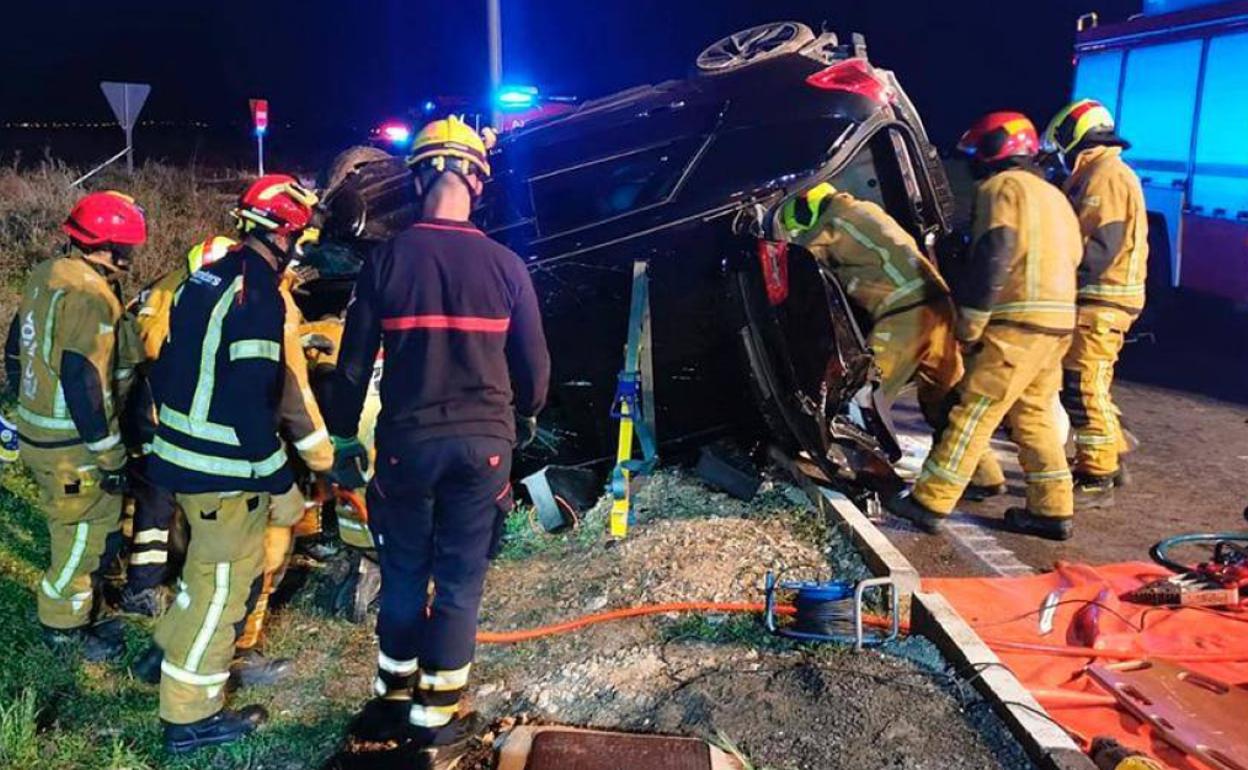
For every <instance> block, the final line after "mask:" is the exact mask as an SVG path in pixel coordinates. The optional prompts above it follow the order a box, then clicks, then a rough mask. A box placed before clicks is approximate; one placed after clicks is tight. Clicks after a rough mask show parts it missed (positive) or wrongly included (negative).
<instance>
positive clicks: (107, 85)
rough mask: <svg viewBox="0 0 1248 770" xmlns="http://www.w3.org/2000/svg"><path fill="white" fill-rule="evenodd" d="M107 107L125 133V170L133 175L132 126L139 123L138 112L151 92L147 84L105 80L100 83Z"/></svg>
mask: <svg viewBox="0 0 1248 770" xmlns="http://www.w3.org/2000/svg"><path fill="white" fill-rule="evenodd" d="M100 90H101V91H103V92H104V98H105V99H108V106H109V107H112V108H113V114H114V115H116V116H117V123H118V124H119V125H120V126H121V130H122V131H125V132H126V168H127V169H128V170H129V171H130V173H131V174H133V173H134V124H135V123H138V122H139V112H140V111H141V110H142V109H143V104H144V102H146V101H147V95H148V94H150V93H151V92H152V87H151V85H149V84H147V83H114V82H112V81H108V80H105V81H103V82H101V83H100Z"/></svg>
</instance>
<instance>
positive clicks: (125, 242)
mask: <svg viewBox="0 0 1248 770" xmlns="http://www.w3.org/2000/svg"><path fill="white" fill-rule="evenodd" d="M61 231H62V232H64V233H65V234H66V235H68V236H69V237H70V238H71V239H72V240H73V241H74V243H76V244H78V245H79V246H80V247H82V248H88V249H90V248H108V247H110V246H138V245H139V244H141V243H143V242H144V241H146V240H147V219H146V216H145V215H144V213H143V207H142V206H140V205H139V204H137V203H135V202H134V198H131V197H130V196H129V195H125V194H124V193H119V192H117V191H115V190H107V191H105V192H94V193H91V194H89V195H86V196H84V197H83V198H82V199H81V200H79V201H78V203H77V204H76V205H75V206H74V209H73V211H71V212H69V218H67V219H66V220H65V222H64V223H62V224H61Z"/></svg>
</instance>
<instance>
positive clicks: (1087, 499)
mask: <svg viewBox="0 0 1248 770" xmlns="http://www.w3.org/2000/svg"><path fill="white" fill-rule="evenodd" d="M1116 478H1117V475H1114V476H1092V475H1089V474H1086V473H1076V474H1075V510H1083V509H1085V508H1104V507H1106V506H1107V505H1110V504H1112V503H1113V502H1114V487H1115V486H1117V484H1116V483H1115V479H1116Z"/></svg>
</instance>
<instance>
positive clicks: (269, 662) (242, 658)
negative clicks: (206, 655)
mask: <svg viewBox="0 0 1248 770" xmlns="http://www.w3.org/2000/svg"><path fill="white" fill-rule="evenodd" d="M164 659H165V653H164V651H163V650H161V649H160V648H159V647H157V646H156V645H154V644H153V645H152V646H151V647H148V648H147V651H146V652H144V653H143V654H142V655H141V656H139V659H138V660H136V661H135V662H134V663H133V664H132V665H131V666H130V671H131V673H133V674H134V676H135V678H136V679H138V680H139V681H141V682H147V683H148V684H160V664H161V663H163V662H164ZM294 670H295V667H294V663H292V662H291V660H290V659H289V658H266V657H265V656H263V655H261V654H260V652H259V651H257V650H244V651H242V652H240V653H238V657H236V658H235V659H234V662H233V663H231V664H230V682H229V685H230V688H231V689H237V688H240V687H266V686H268V685H273V684H277V683H278V682H281V681H282V680H284V679H286V677H288V676H290V674H291V673H292V672H293V671H294Z"/></svg>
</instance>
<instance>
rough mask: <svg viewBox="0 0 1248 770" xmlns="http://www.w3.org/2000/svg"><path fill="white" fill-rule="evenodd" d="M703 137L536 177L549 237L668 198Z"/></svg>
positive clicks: (538, 205) (537, 204)
mask: <svg viewBox="0 0 1248 770" xmlns="http://www.w3.org/2000/svg"><path fill="white" fill-rule="evenodd" d="M702 141H703V140H702V139H701V138H700V137H687V138H685V139H680V140H677V141H675V142H669V143H666V144H662V145H659V146H657V147H650V148H647V149H643V150H637V151H634V152H629V153H625V154H623V155H618V156H616V157H613V158H606V159H603V160H600V161H595V162H593V163H590V164H587V165H583V166H579V167H577V168H573V169H569V170H566V171H560V172H557V173H554V174H548V175H545V176H540V177H536V178H534V179H533V180H531V185H532V190H533V204H534V208H535V210H536V213H537V222H538V227H539V228H540V230H541V232H542V235H543V237H546V236H550V235H556V234H559V233H565V232H568V231H570V230H576V229H578V228H581V227H585V226H588V225H592V224H595V223H597V222H602V221H605V220H608V219H613V218H615V217H618V216H622V215H624V214H628V213H630V212H633V211H637V210H639V209H643V208H646V207H649V206H654V205H656V204H660V203H664V202H666V201H667V200H668V199H669V198H670V197H671V195H672V193H673V192H674V191H675V190H676V185H677V183H679V182H680V180H681V178H682V177H683V176H684V174H685V169H686V168H687V167H688V166H689V163H690V161H691V160H692V159H693V157H694V155H695V154H696V153H697V150H698V148H699V147H700V146H701V144H702Z"/></svg>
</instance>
